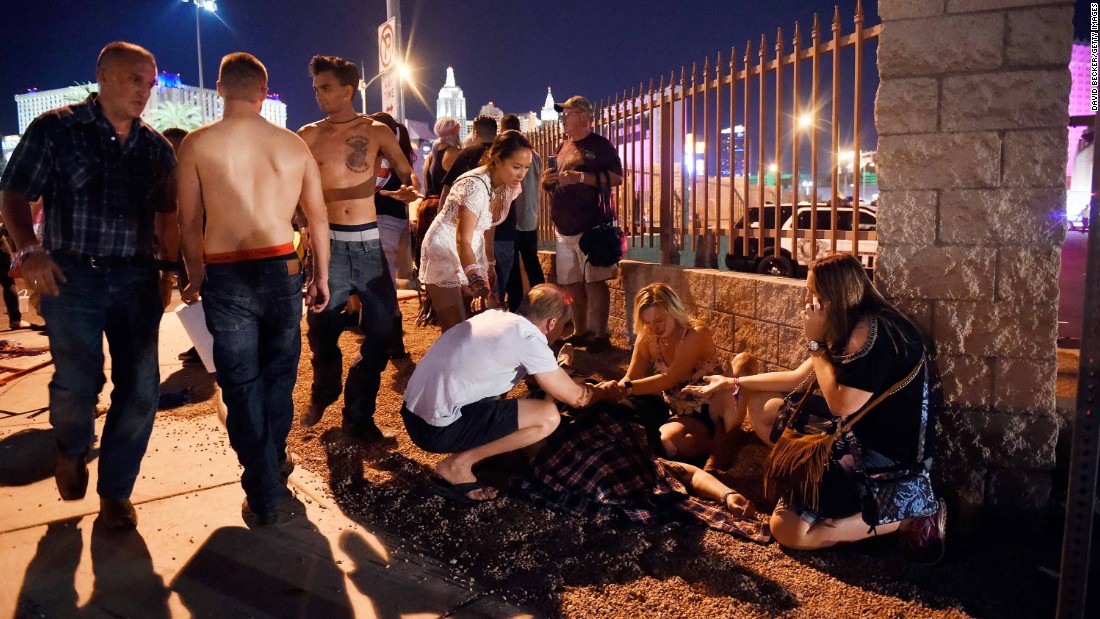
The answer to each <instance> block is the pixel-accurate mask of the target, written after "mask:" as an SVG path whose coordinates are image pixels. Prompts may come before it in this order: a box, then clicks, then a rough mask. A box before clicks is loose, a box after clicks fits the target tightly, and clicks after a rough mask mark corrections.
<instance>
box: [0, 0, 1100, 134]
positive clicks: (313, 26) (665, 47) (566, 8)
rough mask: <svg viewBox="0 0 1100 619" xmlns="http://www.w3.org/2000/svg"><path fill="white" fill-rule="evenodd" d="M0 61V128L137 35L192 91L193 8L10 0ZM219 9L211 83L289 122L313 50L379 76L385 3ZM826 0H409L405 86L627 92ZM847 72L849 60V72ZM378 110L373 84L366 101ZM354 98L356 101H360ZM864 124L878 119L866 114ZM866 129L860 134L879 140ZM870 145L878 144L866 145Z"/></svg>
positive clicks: (310, 111)
mask: <svg viewBox="0 0 1100 619" xmlns="http://www.w3.org/2000/svg"><path fill="white" fill-rule="evenodd" d="M839 4H840V11H841V18H842V20H843V33H844V34H847V33H849V32H851V31H852V21H851V20H852V15H853V14H854V10H855V0H841V1H840V2H839ZM4 5H5V6H4V8H3V9H2V10H0V23H2V24H4V26H5V28H4V55H3V56H4V59H3V61H0V67H2V70H0V101H3V103H2V104H0V132H2V133H4V134H11V133H15V132H16V130H17V122H16V108H15V102H14V101H13V100H12V98H11V97H12V96H13V95H15V94H17V93H22V92H26V90H27V89H28V88H32V87H36V88H39V89H43V90H44V89H50V88H59V87H63V86H66V85H69V84H72V83H73V82H78V81H79V82H84V81H91V80H93V79H94V75H93V65H94V61H95V57H96V55H97V53H98V52H99V50H100V48H101V47H102V46H103V45H104V44H105V43H107V42H109V41H112V40H119V39H120V40H126V41H132V42H134V43H138V44H140V45H142V46H144V47H146V48H147V49H149V50H150V51H151V52H153V53H154V54H155V55H156V57H157V61H158V67H159V69H160V70H163V71H169V72H172V73H179V74H180V75H181V76H182V78H183V81H184V83H187V84H192V85H198V69H197V60H196V54H195V51H196V50H195V13H194V11H195V9H194V7H193V6H192V5H190V4H183V3H182V2H180V0H112V1H111V2H106V3H105V2H92V1H89V0H33V1H30V2H15V1H14V0H11V1H5V2H4ZM218 5H219V9H218V12H217V14H216V15H211V14H209V13H204V14H203V16H202V41H203V45H202V52H203V68H204V72H205V80H206V86H207V87H208V88H212V87H213V84H214V81H215V79H216V76H217V68H218V62H219V60H220V59H221V57H222V56H223V55H224V54H227V53H230V52H235V51H247V52H251V53H253V54H255V55H257V56H258V57H259V58H260V60H262V61H263V62H264V63H265V64H266V66H267V68H268V72H269V73H270V75H271V81H270V90H271V92H275V93H279V94H280V95H281V97H282V99H283V101H285V102H286V103H287V105H288V112H289V122H288V125H289V126H290V128H292V129H295V128H297V127H298V126H300V125H302V124H304V123H307V122H310V121H312V120H316V119H317V117H318V116H319V113H318V112H317V109H316V104H315V103H314V101H313V98H312V91H311V89H310V78H309V75H308V71H307V62H308V61H309V58H310V57H311V56H312V55H313V54H316V53H324V54H335V55H339V56H343V57H346V58H348V59H351V60H354V61H356V62H358V61H359V60H360V59H363V60H366V62H367V69H368V72H371V71H375V72H376V71H377V62H378V60H377V58H378V55H377V54H378V52H377V45H376V38H377V27H378V25H379V24H380V23H381V22H383V21H384V20H385V18H386V3H385V1H384V0H348V1H343V2H340V1H329V2H308V1H305V0H221V1H219V3H218ZM832 6H833V4H832V3H818V2H811V1H808V0H772V1H771V2H768V3H762V2H742V1H735V0H672V1H670V0H663V1H661V2H653V1H650V0H630V1H622V0H620V1H599V2H595V1H593V0H585V1H579V0H556V1H549V2H548V1H543V0H540V1H535V0H504V1H501V0H498V1H496V2H489V1H485V0H420V1H417V0H405V1H404V2H403V4H402V8H401V11H402V22H403V28H404V36H405V39H406V42H407V43H408V42H411V51H410V64H411V65H412V67H413V70H414V73H415V76H416V79H417V81H418V82H419V84H420V89H421V92H422V93H423V94H424V97H425V99H426V100H427V103H428V106H427V107H425V106H424V105H422V104H420V103H418V102H417V101H416V100H415V97H413V96H412V95H411V94H406V114H407V116H408V117H409V118H416V119H421V120H424V121H429V122H430V121H433V120H434V118H435V98H436V95H437V93H438V91H439V88H440V87H441V86H442V85H443V80H444V75H445V70H446V67H447V66H448V65H450V66H453V67H454V69H455V74H456V76H457V82H458V85H459V86H461V87H462V89H463V90H464V93H465V96H466V105H467V114H468V116H469V117H471V118H472V117H473V116H475V115H476V114H477V112H478V110H479V109H480V107H481V105H483V104H484V103H486V102H488V101H490V100H491V101H494V102H495V103H496V105H497V106H498V107H500V108H502V109H503V110H504V111H505V112H525V111H527V110H536V111H537V110H538V109H539V108H540V107H542V103H543V99H544V98H545V96H546V87H547V86H548V85H549V86H552V87H553V89H554V95H555V98H556V99H557V100H558V101H562V100H564V99H566V98H567V97H568V96H570V95H572V94H578V93H580V94H584V95H586V96H588V97H589V98H590V99H592V100H593V101H596V100H598V99H601V98H604V97H607V96H608V95H613V94H614V93H616V92H622V91H623V89H624V88H625V89H629V88H630V87H631V86H632V85H633V86H637V85H638V83H639V82H643V81H644V82H646V83H647V84H648V81H649V79H650V78H651V77H653V78H657V77H659V76H660V75H662V74H663V75H666V76H667V75H668V74H669V72H670V71H672V70H675V71H676V72H677V75H679V69H680V65H681V64H687V65H688V67H689V70H690V65H691V62H692V61H699V62H700V64H701V62H702V60H703V59H704V58H705V57H707V56H709V57H710V58H711V59H712V62H713V58H714V55H715V54H716V52H718V51H721V52H722V54H723V57H727V56H728V54H729V50H730V47H731V46H736V47H737V49H738V54H739V55H740V54H742V52H743V49H744V45H745V42H746V41H747V40H748V41H752V43H753V47H754V48H755V47H756V46H757V45H758V44H759V41H760V35H761V34H767V36H768V40H769V46H770V47H771V49H774V38H775V32H776V28H777V27H782V28H783V37H784V39H785V40H786V41H785V45H786V46H787V49H788V50H789V46H790V36H791V29H792V27H793V25H794V22H795V21H800V22H801V23H802V26H803V28H804V30H803V33H804V41H806V42H807V43H808V40H809V38H808V28H807V26H808V25H809V24H810V22H811V19H812V16H813V13H814V10H815V7H816V10H818V11H820V12H821V17H822V18H823V20H824V21H823V23H822V27H823V30H824V31H825V32H824V33H823V34H825V35H826V36H828V34H827V33H828V24H829V21H830V20H831V17H832ZM864 11H865V13H866V21H865V23H866V25H869V26H870V25H874V24H877V23H879V21H880V20H879V18H878V15H877V2H876V1H875V0H871V1H869V2H865V3H864ZM1075 23H1076V25H1077V33H1078V36H1079V37H1080V36H1087V3H1085V2H1079V3H1078V15H1077V18H1076V20H1075ZM867 60H868V62H867V63H866V64H865V66H867V67H868V69H867V70H865V75H866V81H865V86H864V89H865V90H864V93H865V94H864V97H863V99H864V100H865V101H864V103H863V106H862V109H863V110H864V111H863V114H864V117H865V118H873V116H872V114H873V110H874V105H873V101H874V93H875V88H876V87H877V75H876V74H875V72H874V53H873V49H872V50H871V53H870V54H869V58H868V59H867ZM847 79H850V68H849V70H848V77H847ZM368 104H369V107H370V108H371V109H378V108H379V107H380V106H381V100H380V95H379V91H378V85H377V82H376V83H375V84H374V85H372V86H371V90H370V93H369V96H368ZM358 105H359V104H358V101H357V103H356V107H357V108H358ZM865 124H867V125H871V124H873V123H871V122H866V123H865ZM873 135H874V134H873V127H871V128H870V129H868V132H867V133H865V140H866V139H867V138H868V137H870V138H872V139H873ZM872 143H873V142H872Z"/></svg>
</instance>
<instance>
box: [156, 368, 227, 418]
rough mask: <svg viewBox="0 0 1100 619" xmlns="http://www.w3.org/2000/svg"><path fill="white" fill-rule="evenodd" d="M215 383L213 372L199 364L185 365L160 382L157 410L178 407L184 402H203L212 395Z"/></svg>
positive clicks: (214, 390)
mask: <svg viewBox="0 0 1100 619" xmlns="http://www.w3.org/2000/svg"><path fill="white" fill-rule="evenodd" d="M216 392H217V385H216V384H215V382H214V374H210V373H209V372H207V371H206V368H204V367H203V366H202V364H201V363H199V364H191V365H185V366H183V367H182V368H180V369H179V370H176V371H175V372H173V373H172V374H170V375H169V376H168V378H165V379H164V380H163V381H162V382H161V383H160V403H159V405H158V407H157V408H158V410H166V409H172V408H179V407H180V406H184V405H186V404H192V403H195V402H205V401H207V400H209V399H210V398H213V397H214V394H215V393H216Z"/></svg>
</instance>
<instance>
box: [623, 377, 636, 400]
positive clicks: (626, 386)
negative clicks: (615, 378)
mask: <svg viewBox="0 0 1100 619" xmlns="http://www.w3.org/2000/svg"><path fill="white" fill-rule="evenodd" d="M623 391H624V392H625V393H626V397H628V398H629V397H630V394H632V393H634V383H633V382H632V381H629V380H624V381H623Z"/></svg>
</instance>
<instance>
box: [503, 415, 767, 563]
mask: <svg viewBox="0 0 1100 619" xmlns="http://www.w3.org/2000/svg"><path fill="white" fill-rule="evenodd" d="M675 466H676V464H675V463H673V462H668V461H665V460H662V459H660V458H655V457H653V456H652V455H651V451H650V449H649V446H648V443H647V442H646V438H645V431H644V430H643V429H642V428H641V426H637V425H634V424H631V423H629V422H626V421H623V420H619V419H614V418H612V417H611V416H610V415H607V414H603V413H594V414H592V415H591V416H589V417H585V418H582V419H579V420H577V421H574V422H573V423H571V424H569V425H568V426H563V428H562V429H560V430H559V431H558V432H555V433H554V434H553V435H551V436H550V438H549V439H547V441H546V445H545V447H543V449H542V450H540V451H539V454H538V456H536V458H535V462H534V469H535V471H534V479H525V480H523V481H521V482H520V483H519V484H518V486H519V488H518V489H519V490H520V491H521V492H522V493H523V494H525V495H527V496H529V497H530V498H531V499H532V500H533V501H534V502H535V503H536V504H538V505H542V506H544V507H548V508H550V509H553V510H556V511H561V512H565V513H568V514H573V515H574V516H580V517H586V518H593V519H595V520H597V521H607V520H612V521H614V520H621V519H623V518H625V519H627V520H630V521H633V522H637V523H641V524H647V525H652V524H662V523H665V522H668V521H670V520H677V519H679V518H678V516H680V517H682V516H684V515H688V516H691V517H693V518H696V519H698V520H701V521H702V522H703V523H704V524H706V525H707V526H709V527H710V528H712V529H715V530H718V531H723V532H726V533H733V534H735V535H740V536H742V537H744V538H746V539H749V540H752V541H754V542H760V543H764V542H767V541H769V540H770V539H771V533H770V532H769V531H768V525H767V524H765V523H763V522H760V521H758V520H755V519H752V518H738V517H736V516H734V515H733V514H730V513H729V512H728V511H726V510H725V509H723V508H722V507H721V506H718V505H715V504H713V503H708V502H705V501H702V500H700V499H698V498H696V497H693V496H691V495H690V494H688V491H687V488H685V487H684V485H683V484H682V483H681V482H680V480H679V479H677V478H676V476H675V474H674V471H673V468H672V467H675Z"/></svg>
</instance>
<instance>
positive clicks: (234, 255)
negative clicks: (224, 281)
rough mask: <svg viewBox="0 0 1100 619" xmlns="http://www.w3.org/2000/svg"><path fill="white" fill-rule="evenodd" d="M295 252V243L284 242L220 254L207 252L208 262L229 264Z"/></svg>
mask: <svg viewBox="0 0 1100 619" xmlns="http://www.w3.org/2000/svg"><path fill="white" fill-rule="evenodd" d="M293 253H294V243H284V244H282V245H275V246H273V247H258V248H256V249H242V250H239V251H227V252H222V253H220V254H206V264H227V263H229V262H244V261H245V260H261V259H263V258H276V257H278V256H286V255H288V254H293Z"/></svg>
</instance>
